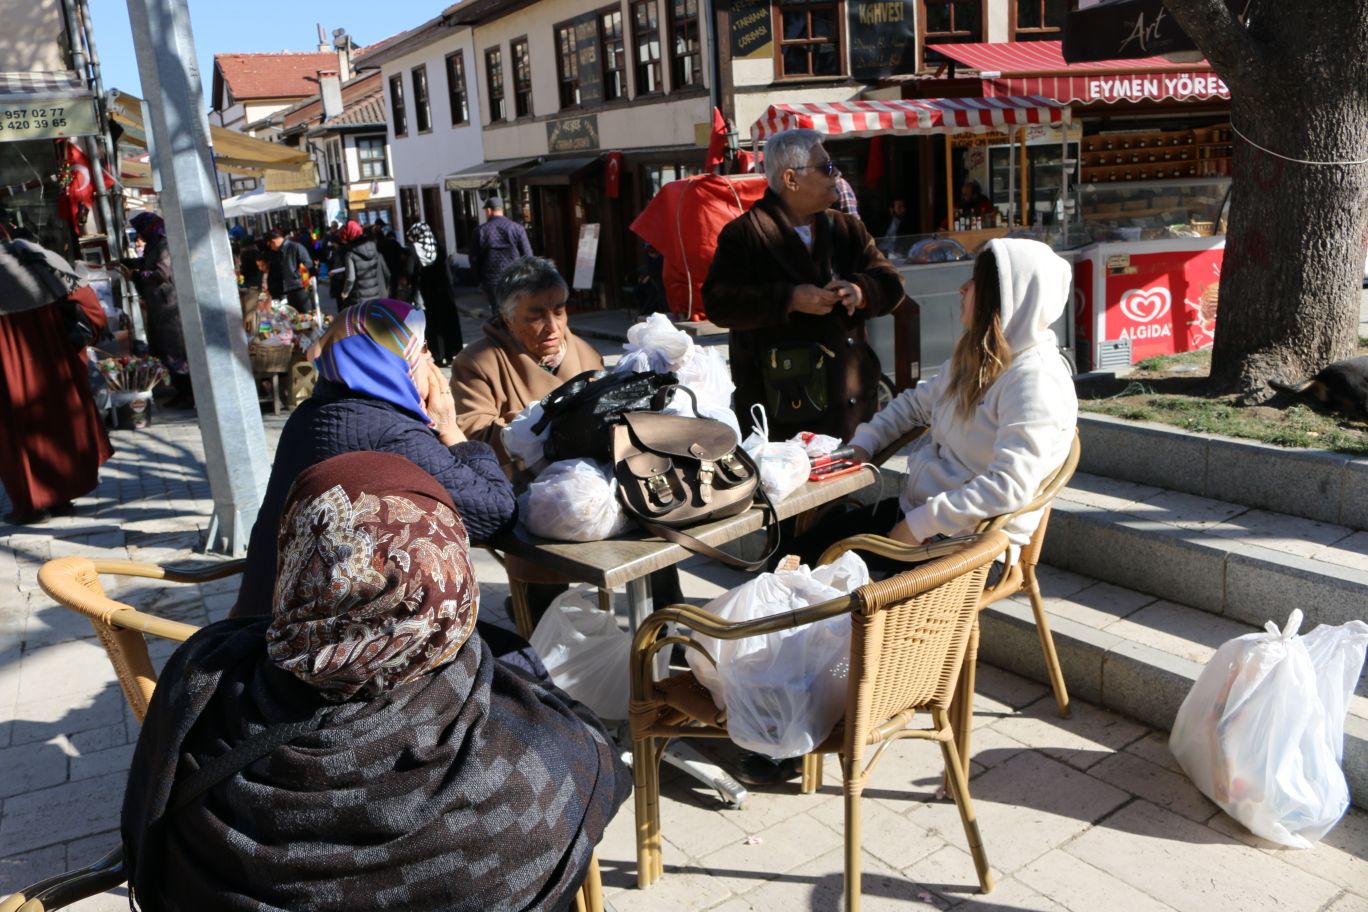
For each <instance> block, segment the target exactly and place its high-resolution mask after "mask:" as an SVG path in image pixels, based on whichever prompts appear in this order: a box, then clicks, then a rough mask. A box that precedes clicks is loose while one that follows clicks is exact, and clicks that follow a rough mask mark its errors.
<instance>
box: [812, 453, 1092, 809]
mask: <svg viewBox="0 0 1368 912" xmlns="http://www.w3.org/2000/svg"><path fill="white" fill-rule="evenodd" d="M924 431H925V428H914V429H913V430H912V431H910V432H909V433H907V434H905V435H903V437H901V438H899V439H898V440H896V441H894V442H893V443H892V444H890V445H889V446H887V447H885V448H884V449H882V450H880V451H879V452H878V453H877V454H875V455H874V456H873V457H872V458H871V462H873V463H875V464H876V465H882V464H883V463H884V462H886V461H887V460H888V459H889V458H891V457H892V456H893V455H894V454H895V453H897V452H898V451H899V450H901V449H902V448H903V447H904V446H906V445H907V444H908V443H911V442H912V441H913V440H915V439H916V438H917V437H919V436H920V435H921V434H922V433H923V432H924ZM1080 452H1081V450H1080V447H1079V441H1078V432H1077V431H1075V432H1074V436H1073V441H1072V442H1071V443H1070V445H1069V454H1068V456H1066V457H1065V459H1064V462H1063V463H1062V464H1061V465H1060V466H1059V468H1057V469H1055V471H1054V472H1053V473H1051V475H1050V477H1049V478H1047V479H1045V482H1044V483H1043V484H1042V485H1041V486H1040V491H1039V493H1037V494H1036V496H1035V498H1034V499H1033V500H1031V502H1030V503H1028V504H1026V505H1025V506H1023V507H1022V508H1021V509H1019V510H1016V511H1015V512H1012V513H1004V514H1002V515H1001V516H995V517H993V518H992V519H989V520H985V521H984V522H982V523H980V524H979V526H978V528H977V529H976V530H975V532H976V533H978V534H983V533H986V532H990V531H997V530H999V529H1001V528H1003V527H1004V526H1006V525H1007V523H1008V522H1010V521H1011V520H1012V519H1013V517H1016V516H1021V515H1023V514H1026V513H1034V512H1035V511H1037V510H1040V511H1042V512H1041V516H1040V524H1039V525H1038V526H1036V529H1035V532H1033V533H1031V540H1030V541H1029V542H1027V543H1026V545H1025V546H1024V547H1022V548H1020V549H1018V553H1017V554H1016V555H1015V557H1013V555H1012V552H1011V550H1010V549H1009V550H1008V551H1007V554H1006V557H1005V558H1004V562H1005V563H1004V566H1003V569H1002V574H1001V575H1000V576H999V577H998V579H997V581H996V582H994V583H992V584H991V585H990V586H988V587H987V588H985V589H984V591H983V596H982V598H981V599H980V601H979V610H980V611H981V610H983V609H984V608H986V607H988V606H989V605H991V604H993V603H994V602H996V601H999V600H1000V599H1004V598H1008V597H1010V596H1013V595H1016V594H1017V593H1020V592H1025V593H1026V595H1027V597H1028V598H1029V599H1030V601H1031V611H1032V612H1033V613H1034V615H1035V625H1036V634H1037V635H1038V636H1039V637H1040V648H1041V651H1042V652H1043V653H1044V654H1045V668H1046V671H1047V672H1048V673H1049V676H1050V687H1051V689H1053V691H1054V698H1055V707H1056V708H1057V709H1058V711H1059V715H1060V717H1061V718H1065V719H1067V718H1068V717H1069V690H1068V687H1067V686H1066V685H1065V683H1064V670H1063V669H1062V668H1061V667H1060V664H1059V654H1058V653H1057V652H1056V651H1055V644H1054V636H1053V634H1051V633H1050V622H1049V619H1048V618H1047V617H1046V615H1045V600H1044V598H1043V596H1042V595H1041V592H1040V582H1039V580H1037V579H1036V565H1037V564H1038V563H1039V562H1040V552H1041V549H1042V548H1044V546H1045V530H1046V529H1047V527H1048V526H1049V524H1050V510H1051V509H1052V507H1053V505H1054V499H1055V497H1057V496H1058V495H1059V492H1060V491H1061V490H1063V488H1064V486H1065V485H1067V484H1068V483H1069V479H1071V478H1073V474H1074V470H1076V469H1077V468H1078V459H1079V454H1080ZM861 538H865V537H864V536H861ZM868 539H869V540H874V541H878V542H880V543H882V545H881V547H882V548H883V549H885V551H886V553H887V554H888V555H889V556H891V557H897V558H900V559H903V560H908V561H919V560H926V559H927V556H926V555H927V552H925V551H924V550H923V549H919V548H908V547H906V546H903V545H898V544H896V543H894V542H892V541H891V540H889V539H887V538H884V537H883V536H869V537H868ZM951 541H953V540H951ZM944 544H945V543H942V545H941V547H943V545H944ZM842 550H843V548H842V545H841V544H840V543H838V544H836V545H834V546H832V549H831V550H829V551H828V552H827V553H826V554H823V555H822V561H823V562H826V561H831V560H835V559H836V558H837V557H839V556H840V554H841V552H842ZM978 643H979V625H978V623H977V621H975V623H974V629H973V631H972V632H971V634H970V637H969V650H968V654H967V656H966V658H965V663H964V673H963V674H962V675H961V676H960V682H959V688H958V690H957V692H956V694H955V700H954V705H953V706H952V708H951V716H952V721H953V722H954V729H955V736H956V739H957V741H958V747H959V755H960V762H962V763H963V764H964V768H965V771H966V774H967V772H968V769H969V742H970V736H971V735H972V734H973V727H974V726H973V721H974V720H973V715H974V685H975V679H976V676H977V669H978ZM821 770H822V766H821V757H820V756H810V757H808V758H805V760H804V763H803V781H802V790H803V792H805V793H810V792H814V791H816V790H817V789H818V788H820V787H821V775H822V772H821ZM948 785H949V783H948V782H947V786H948Z"/></svg>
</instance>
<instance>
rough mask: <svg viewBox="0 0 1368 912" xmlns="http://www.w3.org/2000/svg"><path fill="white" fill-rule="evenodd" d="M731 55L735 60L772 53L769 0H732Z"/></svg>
mask: <svg viewBox="0 0 1368 912" xmlns="http://www.w3.org/2000/svg"><path fill="white" fill-rule="evenodd" d="M731 53H732V58H733V59H735V60H746V59H749V58H752V57H768V56H770V55H771V54H773V53H774V30H773V28H772V26H771V24H770V4H769V0H732V4H731Z"/></svg>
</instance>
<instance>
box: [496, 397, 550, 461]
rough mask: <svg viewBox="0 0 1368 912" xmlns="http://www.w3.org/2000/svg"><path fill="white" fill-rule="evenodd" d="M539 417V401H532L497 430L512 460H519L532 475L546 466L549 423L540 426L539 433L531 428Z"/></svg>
mask: <svg viewBox="0 0 1368 912" xmlns="http://www.w3.org/2000/svg"><path fill="white" fill-rule="evenodd" d="M541 418H542V404H541V402H532V403H529V404H528V406H527V408H525V409H523V410H522V411H521V412H519V413H518V414H517V415H515V416H514V417H513V420H512V421H510V422H509V423H508V424H507V425H506V426H505V427H504V428H503V430H501V431H499V439H500V441H501V442H502V443H503V447H504V451H505V452H506V453H508V455H509V456H511V457H513V459H514V460H516V461H518V462H521V463H522V464H523V465H524V466H525V467H526V468H527V470H528V471H530V472H531V473H533V474H534V475H535V474H536V473H538V472H540V471H541V470H542V469H544V468H546V451H545V449H544V446H545V444H546V438H547V436H548V435H549V434H550V433H551V426H550V424H548V425H547V426H546V427H544V428H542V430H541V433H540V434H538V433H535V432H534V431H533V430H532V425H534V424H536V423H537V422H538V421H540V420H541Z"/></svg>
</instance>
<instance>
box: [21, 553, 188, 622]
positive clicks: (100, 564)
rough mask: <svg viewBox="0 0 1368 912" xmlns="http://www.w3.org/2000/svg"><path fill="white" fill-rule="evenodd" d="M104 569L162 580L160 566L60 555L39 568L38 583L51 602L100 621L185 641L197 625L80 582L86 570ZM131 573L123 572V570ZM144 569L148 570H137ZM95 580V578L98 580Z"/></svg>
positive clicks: (98, 570)
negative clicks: (147, 611)
mask: <svg viewBox="0 0 1368 912" xmlns="http://www.w3.org/2000/svg"><path fill="white" fill-rule="evenodd" d="M102 568H112V569H104V572H109V573H115V574H121V575H125V576H140V577H147V578H150V579H163V578H164V576H163V574H162V568H161V567H159V566H158V565H156V564H138V563H136V562H133V561H93V560H90V559H88V558H82V557H63V558H57V559H56V560H50V561H48V562H47V563H45V564H43V566H42V567H40V568H39V569H38V585H39V586H40V587H42V590H43V591H44V592H46V593H47V594H48V595H49V596H50V597H51V598H52V599H53V600H54V601H56V602H58V603H59V604H61V605H65V606H66V607H68V608H70V609H72V610H73V611H77V612H80V613H81V614H84V615H85V616H86V617H88V618H90V619H91V620H92V621H95V622H96V623H99V624H104V625H106V626H111V627H123V628H127V629H129V630H138V631H141V632H143V633H150V634H152V635H153V636H159V637H165V638H166V639H169V640H176V641H178V642H184V641H185V640H188V639H190V637H191V636H192V635H193V634H194V633H195V631H196V630H198V629H199V628H197V627H195V626H194V625H192V624H183V623H181V622H180V621H169V620H166V619H165V618H159V617H156V616H155V615H151V614H144V613H143V612H141V611H138V610H137V609H135V608H132V607H131V606H129V605H126V604H124V603H123V602H116V601H115V600H114V599H112V598H110V597H109V596H107V595H105V594H104V593H103V591H97V590H96V589H92V588H91V587H90V586H89V585H87V584H86V583H84V582H82V581H81V578H80V577H81V576H82V575H83V574H85V573H88V572H92V571H93V572H96V573H98V572H101V570H102ZM130 568H131V570H132V571H133V572H127V573H125V572H124V571H125V569H130ZM144 570H147V571H149V572H140V571H144ZM97 582H98V581H97Z"/></svg>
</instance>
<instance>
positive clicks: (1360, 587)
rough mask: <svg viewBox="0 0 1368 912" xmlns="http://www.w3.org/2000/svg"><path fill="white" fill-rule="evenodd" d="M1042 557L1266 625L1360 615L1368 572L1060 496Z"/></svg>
mask: <svg viewBox="0 0 1368 912" xmlns="http://www.w3.org/2000/svg"><path fill="white" fill-rule="evenodd" d="M1041 559H1042V560H1043V561H1044V562H1045V563H1047V564H1049V565H1051V566H1053V567H1058V568H1060V569H1062V570H1069V571H1071V572H1073V573H1079V574H1082V575H1083V576H1088V577H1091V578H1093V579H1096V580H1101V581H1103V582H1108V583H1114V584H1116V585H1119V586H1124V587H1126V588H1127V589H1135V590H1137V591H1140V592H1145V593H1148V594H1150V595H1154V596H1157V597H1158V598H1162V599H1167V600H1168V601H1172V602H1177V603H1179V604H1182V605H1189V606H1191V607H1193V608H1200V609H1201V610H1203V611H1207V612H1210V613H1212V614H1219V615H1222V616H1224V617H1229V618H1233V619H1235V620H1238V621H1243V622H1245V623H1247V624H1252V625H1254V626H1255V627H1263V625H1264V623H1265V622H1267V621H1270V620H1272V621H1276V622H1277V623H1279V624H1281V623H1282V622H1283V621H1284V620H1286V618H1287V615H1288V614H1289V613H1290V612H1291V610H1292V609H1293V608H1301V609H1302V611H1303V612H1304V614H1305V616H1306V620H1305V624H1304V629H1307V630H1309V629H1311V627H1313V626H1315V625H1316V624H1342V623H1344V622H1345V621H1349V620H1354V619H1356V618H1362V617H1363V616H1364V605H1365V604H1368V572H1365V571H1362V570H1356V569H1354V568H1352V567H1344V566H1341V565H1339V564H1332V563H1328V562H1326V561H1320V560H1314V559H1312V558H1306V557H1300V556H1298V555H1295V554H1288V553H1286V552H1283V551H1276V550H1273V549H1271V548H1263V547H1260V546H1258V545H1251V544H1248V543H1245V542H1240V541H1235V540H1233V539H1227V538H1219V537H1216V536H1210V535H1205V534H1203V533H1201V532H1196V531H1193V530H1189V529H1182V528H1179V527H1177V526H1170V525H1168V524H1165V523H1160V522H1155V521H1153V520H1145V519H1138V518H1136V517H1132V516H1128V515H1126V514H1121V513H1115V512H1112V511H1108V510H1103V509H1099V508H1096V507H1090V506H1086V505H1084V504H1077V503H1072V502H1069V501H1061V500H1056V501H1055V504H1054V511H1053V513H1052V514H1051V516H1050V527H1049V529H1048V531H1047V534H1046V536H1045V548H1044V551H1043V553H1042V555H1041Z"/></svg>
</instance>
